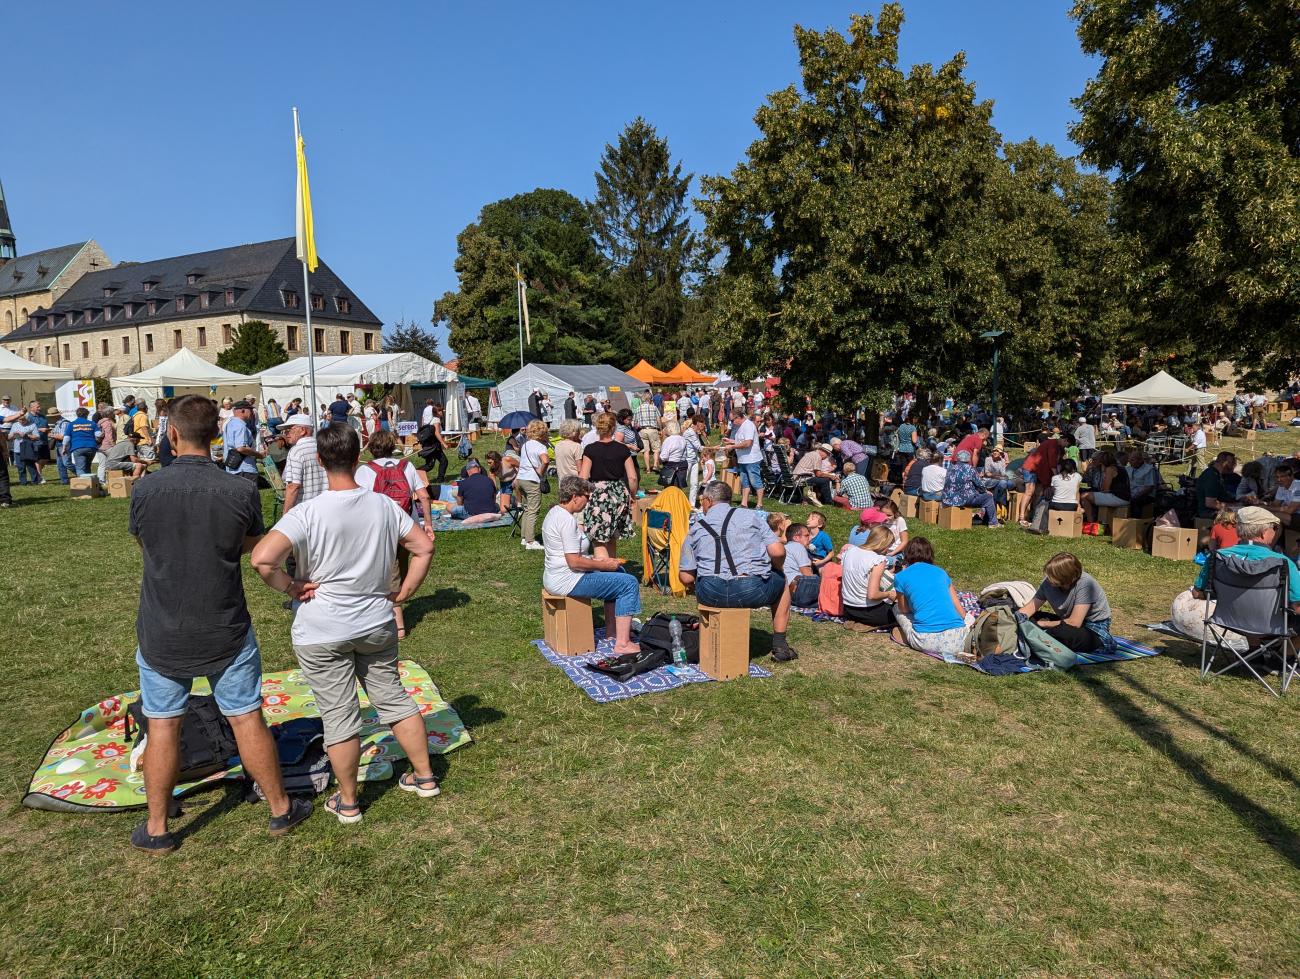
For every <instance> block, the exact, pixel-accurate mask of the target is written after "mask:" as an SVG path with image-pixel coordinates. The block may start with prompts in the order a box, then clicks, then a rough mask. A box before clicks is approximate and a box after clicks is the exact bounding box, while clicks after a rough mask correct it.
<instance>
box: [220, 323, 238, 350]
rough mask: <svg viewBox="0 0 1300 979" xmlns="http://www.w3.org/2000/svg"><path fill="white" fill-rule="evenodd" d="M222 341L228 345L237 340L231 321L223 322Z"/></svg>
mask: <svg viewBox="0 0 1300 979" xmlns="http://www.w3.org/2000/svg"><path fill="white" fill-rule="evenodd" d="M221 342H222V343H224V344H225V345H226V346H227V347H228V346H230V345H231V344H232V343H234V342H235V331H234V330H233V329H232V328H231V326H230V324H229V323H222V324H221Z"/></svg>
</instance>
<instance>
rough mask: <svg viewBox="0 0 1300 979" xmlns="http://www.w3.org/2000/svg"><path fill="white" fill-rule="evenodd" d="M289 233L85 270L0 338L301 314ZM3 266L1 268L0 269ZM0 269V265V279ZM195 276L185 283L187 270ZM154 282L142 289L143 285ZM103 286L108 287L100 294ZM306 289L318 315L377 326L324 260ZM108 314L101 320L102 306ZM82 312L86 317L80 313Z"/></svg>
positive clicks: (0, 272)
mask: <svg viewBox="0 0 1300 979" xmlns="http://www.w3.org/2000/svg"><path fill="white" fill-rule="evenodd" d="M294 251H295V250H294V239H292V238H279V239H277V240H275V241H261V242H257V243H255V244H251V245H235V246H234V247H232V248H218V249H217V250H215V251H210V252H199V253H197V254H194V255H178V256H176V257H175V258H164V259H159V260H158V261H154V262H138V263H125V264H122V265H118V266H115V267H114V268H111V269H104V270H103V271H100V272H89V273H87V274H86V275H83V276H82V277H81V278H80V279H78V280H77V282H76V284H75V285H74V286H73V287H72V288H71V289H69V290H68V291H67V292H65V293H64V294H63V296H62V297H61V298H60V299H59V301H58V302H57V303H55V304H54V306H53V307H51V308H50V309H42V310H35V311H33V312H32V314H31V319H29V320H28V321H27V323H25V324H24V325H22V326H20V327H19V328H18V329H16V330H14V331H13V332H12V333H9V334H6V335H5V337H4V342H6V343H8V342H9V341H11V340H14V341H16V340H23V339H27V338H29V337H46V336H52V335H60V336H62V335H66V334H70V333H85V332H89V331H92V330H102V329H103V328H104V326H105V325H106V324H107V325H113V326H124V325H129V326H141V325H151V324H154V323H166V322H168V321H170V320H179V319H194V318H197V317H203V316H229V315H230V314H231V313H239V312H243V313H248V314H252V315H255V314H257V313H267V314H273V315H277V316H286V315H287V316H295V317H298V316H302V315H303V313H304V308H305V307H306V305H307V302H308V301H309V300H308V298H307V297H306V296H303V295H302V265H301V264H300V263H299V262H298V260H297V258H295V257H294ZM5 268H7V266H6V267H5ZM5 268H0V281H2V280H3V275H4V272H5ZM195 274H197V275H199V279H198V280H197V281H196V282H194V283H190V282H189V281H188V277H189V276H190V275H195ZM145 282H154V283H156V285H154V287H153V288H152V289H150V290H149V291H148V292H145V289H144V283H145ZM106 288H111V289H114V290H115V291H114V292H113V293H112V295H111V296H105V295H104V290H105V289H106ZM227 289H230V290H234V302H232V303H231V304H229V305H227V304H226V290H227ZM283 289H289V290H292V291H293V292H295V293H297V294H298V308H297V309H291V308H289V307H286V306H285V305H284V302H283V299H282V297H281V290H283ZM311 290H312V293H313V294H314V295H319V296H322V297H323V298H324V300H325V308H324V309H323V310H318V311H316V314H317V315H318V316H320V317H321V318H322V319H328V320H333V321H341V322H352V323H357V324H359V325H366V326H372V327H377V326H380V325H382V324H381V323H380V321H379V318H378V317H377V316H375V314H374V313H372V312H371V311H370V310H369V309H368V308H367V307H366V305H365V304H364V303H363V302H361V300H360V299H358V298H357V296H356V294H355V293H354V292H352V290H350V289H349V288H348V287H347V286H346V285H344V283H343V281H342V280H341V279H340V278H339V277H338V276H337V275H335V274H334V273H333V272H332V271H331V270H330V268H329V266H327V265H326V264H325V263H324V262H321V263H320V264H319V265H318V266H317V267H316V271H315V272H313V273H312V274H311ZM204 293H207V294H208V296H209V302H210V305H209V307H208V308H207V309H204V308H203V307H202V304H201V302H200V296H201V295H202V294H204ZM181 296H184V297H186V303H185V309H184V310H179V309H177V308H176V299H177V298H178V297H181ZM336 298H340V299H346V300H347V301H348V302H349V303H350V305H351V309H350V310H349V311H348V312H346V313H343V312H339V311H338V310H337V309H336V308H335V299H336ZM151 300H152V301H153V302H154V303H155V312H154V313H153V314H150V313H149V312H148V305H147V304H148V303H149V302H150V301H151ZM127 302H130V303H133V304H135V306H136V309H135V310H134V312H133V314H132V316H131V318H130V319H127V318H126V315H125V312H124V310H123V309H122V306H123V304H124V303H127ZM106 307H107V309H108V312H109V313H110V314H111V317H112V318H111V319H109V320H105V318H104V316H105V309H106ZM87 310H90V311H91V312H92V316H91V319H90V322H89V323H87V322H86V321H85V312H86V311H87ZM70 312H75V313H77V314H78V315H77V322H76V323H75V324H72V325H69V324H68V322H67V317H66V314H68V313H70ZM50 317H54V318H55V320H56V322H57V323H58V324H59V325H56V326H49V325H44V326H39V325H38V323H39V322H40V321H42V320H46V321H48V319H49V318H50Z"/></svg>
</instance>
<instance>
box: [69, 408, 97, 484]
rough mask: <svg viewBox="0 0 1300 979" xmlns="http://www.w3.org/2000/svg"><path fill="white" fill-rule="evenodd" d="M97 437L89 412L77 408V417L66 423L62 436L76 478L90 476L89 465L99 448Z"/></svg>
mask: <svg viewBox="0 0 1300 979" xmlns="http://www.w3.org/2000/svg"><path fill="white" fill-rule="evenodd" d="M98 435H99V426H98V425H96V424H95V423H94V422H93V421H91V420H90V411H89V410H88V409H86V408H78V409H77V417H76V418H74V419H73V420H72V421H71V422H69V423H68V428H67V431H66V432H65V433H64V435H63V438H64V440H65V442H66V443H67V446H68V456H69V458H71V459H72V466H73V468H74V469H75V470H76V472H77V475H78V476H89V475H90V464H91V462H93V461H94V459H95V452H96V450H97V448H98V446H99V442H98V440H97V436H98Z"/></svg>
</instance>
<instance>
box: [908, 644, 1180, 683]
mask: <svg viewBox="0 0 1300 979" xmlns="http://www.w3.org/2000/svg"><path fill="white" fill-rule="evenodd" d="M1114 639H1115V651H1114V652H1113V653H1075V657H1076V661H1075V666H1095V665H1096V664H1098V663H1120V662H1123V661H1124V660H1130V659H1146V658H1147V657H1149V656H1159V655H1160V650H1158V649H1152V648H1151V647H1150V646H1143V645H1142V644H1141V643H1137V642H1134V641H1133V640H1131V639H1122V638H1120V637H1119V636H1115V637H1114ZM895 642H896V641H895ZM896 644H897V643H896ZM907 648H908V649H911V648H912V647H911V646H908V647H907ZM917 652H920V653H924V654H925V655H926V656H929V657H931V658H932V659H937V660H940V661H942V662H948V661H947V660H944V658H943V653H938V652H935V651H934V650H932V649H920V650H917ZM960 665H962V666H969V667H970V668H971V669H973V670H979V672H981V673H984V674H986V675H988V676H1005V675H1006V674H1005V673H1002V672H998V673H992V672H990V671H988V670H985V669H983V668H981V667H980V665H979V664H978V663H961V664H960ZM1048 669H1051V667H1048V666H1034V665H1030V664H1028V663H1026V664H1025V665H1024V666H1022V667H1020V668H1019V669H1018V670H1014V671H1012V672H1015V673H1037V672H1038V671H1039V670H1048Z"/></svg>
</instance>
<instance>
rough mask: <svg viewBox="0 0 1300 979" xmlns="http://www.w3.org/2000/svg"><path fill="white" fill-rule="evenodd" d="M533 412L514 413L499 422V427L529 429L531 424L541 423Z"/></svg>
mask: <svg viewBox="0 0 1300 979" xmlns="http://www.w3.org/2000/svg"><path fill="white" fill-rule="evenodd" d="M539 420H540V419H538V417H537V416H536V415H534V414H533V413H532V412H531V411H512V412H510V414H508V415H505V416H504V417H502V419H501V420H500V421H499V422H497V427H499V428H504V429H510V430H513V429H516V428H527V427H528V423H529V422H534V421H539Z"/></svg>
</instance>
